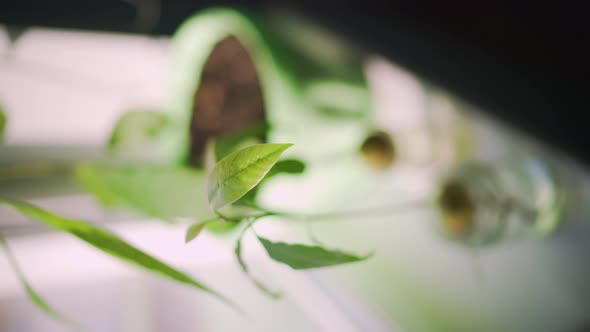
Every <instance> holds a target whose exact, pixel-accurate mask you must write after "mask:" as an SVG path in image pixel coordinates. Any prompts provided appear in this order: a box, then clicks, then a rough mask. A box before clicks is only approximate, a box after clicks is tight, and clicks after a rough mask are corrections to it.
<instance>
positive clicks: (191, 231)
mask: <svg viewBox="0 0 590 332" xmlns="http://www.w3.org/2000/svg"><path fill="white" fill-rule="evenodd" d="M219 220H221V219H220V218H214V219H209V220H205V221H199V222H196V223H194V224H192V225H191V226H190V227H189V228H188V229H187V230H186V235H185V237H184V243H189V242H191V241H192V240H194V239H195V238H196V237H197V236H199V234H201V231H202V230H203V229H204V228H205V226H207V225H208V224H210V223H212V222H215V221H219Z"/></svg>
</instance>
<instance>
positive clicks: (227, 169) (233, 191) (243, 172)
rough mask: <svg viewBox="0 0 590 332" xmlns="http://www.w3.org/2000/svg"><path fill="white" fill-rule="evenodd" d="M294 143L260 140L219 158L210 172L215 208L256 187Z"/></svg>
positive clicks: (210, 193)
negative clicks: (264, 142) (255, 143)
mask: <svg viewBox="0 0 590 332" xmlns="http://www.w3.org/2000/svg"><path fill="white" fill-rule="evenodd" d="M291 145H292V144H257V145H252V146H249V147H247V148H245V149H242V150H239V151H235V152H233V153H231V154H229V155H228V156H227V157H225V158H223V159H222V160H221V161H220V162H218V163H217V164H216V165H215V167H214V168H213V171H212V172H211V174H210V175H209V181H208V186H207V188H208V193H209V203H210V206H211V208H213V210H218V209H220V208H222V207H224V206H226V205H228V204H231V203H233V202H235V201H237V200H238V199H240V198H241V197H242V196H244V195H245V194H246V193H247V192H248V191H250V190H251V189H252V188H254V187H255V186H256V185H257V184H258V183H259V182H260V181H261V180H262V178H264V176H265V175H266V174H267V173H268V171H269V170H270V169H271V168H272V166H273V165H274V164H275V163H276V162H277V160H278V159H279V157H280V155H281V154H282V153H283V151H285V150H286V149H287V148H289V147H290V146H291Z"/></svg>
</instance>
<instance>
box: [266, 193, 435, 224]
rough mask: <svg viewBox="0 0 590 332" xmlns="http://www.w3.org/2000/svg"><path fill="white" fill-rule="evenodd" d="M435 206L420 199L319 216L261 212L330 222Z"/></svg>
mask: <svg viewBox="0 0 590 332" xmlns="http://www.w3.org/2000/svg"><path fill="white" fill-rule="evenodd" d="M432 205H434V202H433V201H432V200H431V199H428V198H426V199H420V200H416V201H411V202H406V203H403V204H396V205H392V206H382V207H374V208H362V209H356V210H350V211H337V212H326V213H317V214H296V213H289V212H278V211H267V210H261V211H262V212H264V214H262V215H261V216H259V217H257V218H262V217H270V216H276V217H283V218H287V219H291V220H297V221H328V220H332V221H333V220H334V219H340V220H341V219H349V218H356V217H364V216H375V215H390V214H392V213H403V212H407V211H408V210H414V209H416V208H422V207H428V206H432Z"/></svg>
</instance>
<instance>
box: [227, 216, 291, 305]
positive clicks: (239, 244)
mask: <svg viewBox="0 0 590 332" xmlns="http://www.w3.org/2000/svg"><path fill="white" fill-rule="evenodd" d="M250 226H252V223H250V224H248V226H246V227H245V228H244V230H243V231H242V233H241V234H240V236H239V237H238V240H237V241H236V247H235V250H234V253H235V255H236V259H237V260H238V263H239V264H240V267H241V268H242V271H244V273H245V274H246V276H247V277H248V279H250V281H252V282H253V283H254V285H255V286H256V287H257V288H258V289H259V290H261V291H262V292H263V293H264V294H266V295H268V296H269V297H270V298H272V299H274V300H278V299H280V298H281V297H282V296H283V294H281V293H280V292H277V291H273V290H272V289H270V288H269V287H268V286H266V285H265V284H264V283H263V282H262V281H260V280H258V279H256V278H254V276H253V275H252V274H251V273H250V270H249V269H248V266H247V265H246V262H245V261H244V258H243V257H242V238H243V237H244V234H246V231H247V230H248V229H249V228H250Z"/></svg>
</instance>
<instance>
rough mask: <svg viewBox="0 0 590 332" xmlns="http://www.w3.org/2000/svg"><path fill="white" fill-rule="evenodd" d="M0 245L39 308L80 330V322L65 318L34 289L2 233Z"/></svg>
mask: <svg viewBox="0 0 590 332" xmlns="http://www.w3.org/2000/svg"><path fill="white" fill-rule="evenodd" d="M0 246H2V247H3V248H4V252H5V253H6V258H7V259H8V263H9V264H10V266H11V267H12V269H13V270H14V272H15V273H16V276H17V278H18V279H19V281H20V282H21V284H22V285H23V288H24V289H25V291H26V292H27V295H28V296H29V299H30V300H31V301H32V302H33V303H34V304H35V305H36V306H37V307H38V308H39V309H41V310H43V311H44V312H45V313H46V314H47V315H48V316H49V317H51V318H53V319H55V320H57V321H60V322H62V323H65V324H67V325H69V326H70V327H72V328H74V329H76V330H78V329H79V327H78V324H77V323H75V322H73V321H71V320H69V319H67V318H65V317H64V316H62V315H61V314H60V313H58V312H57V311H56V310H55V309H53V308H52V307H51V306H50V305H49V304H48V303H47V302H46V301H45V300H43V298H42V297H41V295H39V293H37V292H36V291H35V290H34V289H33V287H32V286H31V284H30V283H29V281H28V280H27V278H26V277H25V274H24V273H23V271H22V270H21V268H20V266H19V265H18V263H17V262H16V258H15V257H14V255H13V254H12V251H11V250H10V247H9V246H8V243H6V240H5V239H4V237H3V236H2V234H0Z"/></svg>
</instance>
